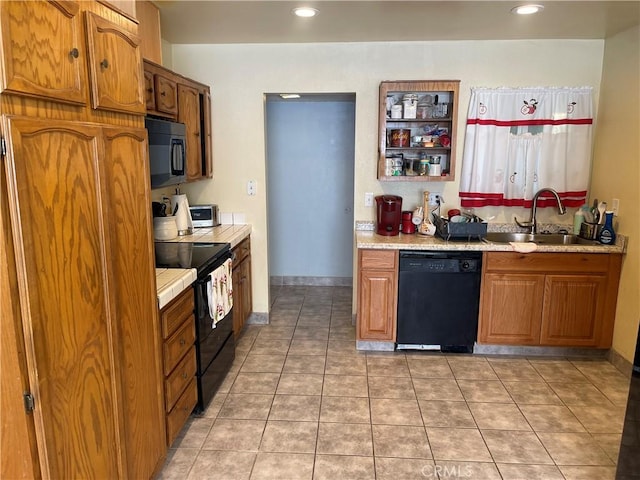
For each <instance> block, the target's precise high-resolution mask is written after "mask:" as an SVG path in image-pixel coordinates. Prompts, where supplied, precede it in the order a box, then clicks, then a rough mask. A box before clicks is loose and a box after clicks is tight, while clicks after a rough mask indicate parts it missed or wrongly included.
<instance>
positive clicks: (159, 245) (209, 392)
mask: <svg viewBox="0 0 640 480" xmlns="http://www.w3.org/2000/svg"><path fill="white" fill-rule="evenodd" d="M155 251H156V267H157V268H195V269H196V270H197V272H198V274H197V278H196V281H195V282H194V283H193V290H194V300H195V311H194V314H195V323H196V342H195V345H196V362H197V371H196V382H197V385H198V404H197V405H196V407H195V409H194V413H197V414H199V413H203V412H204V411H205V410H206V408H207V405H208V404H209V402H211V399H212V398H213V396H214V395H215V393H216V391H217V390H218V388H219V387H220V384H221V383H222V382H223V380H224V378H225V376H226V375H227V372H228V371H229V369H230V368H231V364H232V363H233V359H234V358H235V342H234V338H233V308H232V309H231V310H230V311H229V313H228V314H227V315H226V316H225V317H224V318H223V319H222V320H219V321H217V322H215V326H214V321H213V319H212V318H211V314H210V313H209V293H210V289H209V288H208V283H209V282H210V281H211V277H210V275H211V273H213V272H214V271H215V270H216V269H217V268H219V267H221V266H222V265H223V264H224V263H225V262H226V261H227V260H228V259H230V258H231V246H230V245H229V244H228V243H188V242H156V244H155ZM229 280H230V279H229Z"/></svg>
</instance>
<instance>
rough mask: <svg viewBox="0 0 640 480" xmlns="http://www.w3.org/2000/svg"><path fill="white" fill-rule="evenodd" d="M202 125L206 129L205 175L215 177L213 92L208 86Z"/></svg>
mask: <svg viewBox="0 0 640 480" xmlns="http://www.w3.org/2000/svg"><path fill="white" fill-rule="evenodd" d="M202 99H203V101H202V126H203V129H204V138H203V141H204V145H203V148H202V152H203V155H204V159H203V163H204V165H203V166H204V171H203V172H202V173H203V175H204V176H205V177H207V178H211V177H213V143H212V142H213V138H212V136H211V93H210V91H209V88H208V87H207V88H206V89H205V90H204V93H203V97H202Z"/></svg>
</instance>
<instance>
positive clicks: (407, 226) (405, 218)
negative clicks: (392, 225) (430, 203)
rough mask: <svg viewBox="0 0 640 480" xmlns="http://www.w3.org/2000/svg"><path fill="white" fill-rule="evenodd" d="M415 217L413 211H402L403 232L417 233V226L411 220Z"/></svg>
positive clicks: (401, 229)
mask: <svg viewBox="0 0 640 480" xmlns="http://www.w3.org/2000/svg"><path fill="white" fill-rule="evenodd" d="M412 217H413V212H411V211H404V212H402V227H401V228H400V231H401V232H402V233H416V226H415V225H414V224H413V222H412V221H411V219H412Z"/></svg>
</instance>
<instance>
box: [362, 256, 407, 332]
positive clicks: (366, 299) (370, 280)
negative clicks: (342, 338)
mask: <svg viewBox="0 0 640 480" xmlns="http://www.w3.org/2000/svg"><path fill="white" fill-rule="evenodd" d="M358 264H359V266H358V313H357V323H358V326H357V336H358V340H377V341H395V339H396V309H397V297H398V252H397V251H394V250H364V249H363V250H358Z"/></svg>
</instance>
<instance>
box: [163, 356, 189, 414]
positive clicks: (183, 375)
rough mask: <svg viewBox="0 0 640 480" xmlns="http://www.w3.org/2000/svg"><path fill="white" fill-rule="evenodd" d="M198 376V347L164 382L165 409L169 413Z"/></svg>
mask: <svg viewBox="0 0 640 480" xmlns="http://www.w3.org/2000/svg"><path fill="white" fill-rule="evenodd" d="M195 374H196V347H195V346H192V347H191V349H190V350H189V351H188V352H187V354H186V355H185V357H184V358H183V359H182V360H181V361H180V363H179V364H178V366H177V367H176V368H175V370H174V371H173V372H171V375H169V377H167V379H166V380H165V382H164V398H165V407H166V410H167V411H169V410H171V409H172V408H173V406H174V405H175V403H176V401H177V400H178V397H180V394H181V393H182V392H183V391H184V389H185V387H186V386H187V384H188V383H189V382H190V381H191V380H193V378H194V376H195Z"/></svg>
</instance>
